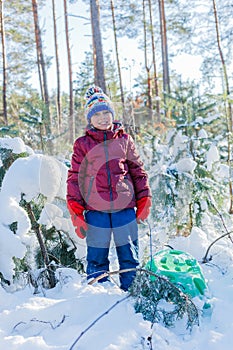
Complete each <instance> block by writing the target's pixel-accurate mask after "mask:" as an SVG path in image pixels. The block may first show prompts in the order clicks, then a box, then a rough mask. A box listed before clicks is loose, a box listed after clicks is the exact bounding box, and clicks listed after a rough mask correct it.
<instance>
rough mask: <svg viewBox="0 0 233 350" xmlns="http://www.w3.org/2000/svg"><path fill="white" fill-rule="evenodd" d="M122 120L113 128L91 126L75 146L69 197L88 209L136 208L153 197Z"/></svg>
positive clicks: (69, 182)
mask: <svg viewBox="0 0 233 350" xmlns="http://www.w3.org/2000/svg"><path fill="white" fill-rule="evenodd" d="M120 126H121V124H120V123H114V128H113V130H106V131H102V130H96V129H94V128H89V129H87V130H86V134H85V135H84V136H82V137H79V138H78V139H77V140H76V141H75V143H74V147H73V155H72V159H71V167H70V169H69V170H68V178H67V201H70V200H72V201H76V202H78V203H79V204H81V205H82V206H83V207H84V208H85V209H86V210H98V211H112V210H122V209H125V208H134V207H135V206H136V201H137V200H138V199H140V198H142V197H150V196H151V192H150V188H149V183H148V176H147V174H146V172H145V170H144V168H143V163H142V161H141V160H140V157H139V155H138V153H137V151H136V149H135V144H134V141H133V139H132V137H131V136H130V135H129V134H127V133H125V132H124V131H123V129H122V128H121V127H120Z"/></svg>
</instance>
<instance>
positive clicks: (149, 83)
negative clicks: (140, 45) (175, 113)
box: [142, 0, 153, 121]
mask: <svg viewBox="0 0 233 350" xmlns="http://www.w3.org/2000/svg"><path fill="white" fill-rule="evenodd" d="M142 4H143V5H142V6H143V31H144V59H145V68H146V72H147V99H148V108H149V118H150V121H151V120H152V116H153V111H152V89H151V76H150V68H151V67H149V65H148V58H147V30H146V7H145V0H143V2H142Z"/></svg>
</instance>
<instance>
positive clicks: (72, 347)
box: [69, 295, 130, 350]
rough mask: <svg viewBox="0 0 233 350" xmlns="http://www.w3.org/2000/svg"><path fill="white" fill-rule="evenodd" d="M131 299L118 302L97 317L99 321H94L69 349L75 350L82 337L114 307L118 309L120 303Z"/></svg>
mask: <svg viewBox="0 0 233 350" xmlns="http://www.w3.org/2000/svg"><path fill="white" fill-rule="evenodd" d="M129 297H130V295H127V296H126V297H124V298H123V299H121V300H118V301H117V302H116V303H115V304H113V305H112V306H111V307H110V308H109V309H108V310H106V311H105V312H104V313H103V314H102V315H100V316H99V317H97V319H96V320H95V321H93V322H92V323H91V324H90V325H89V326H88V327H87V328H86V329H85V330H84V331H82V332H81V333H80V334H79V336H78V338H77V339H76V340H75V341H74V342H73V344H72V345H71V347H70V348H69V350H73V349H74V347H75V345H76V344H77V343H78V341H79V340H80V339H81V337H82V336H83V335H84V334H85V333H86V332H87V331H88V330H89V329H90V328H91V327H93V326H94V325H95V324H96V322H98V321H99V320H100V319H101V318H102V317H104V316H105V315H107V314H108V313H109V312H110V311H111V310H112V309H113V308H114V307H116V306H117V305H119V304H120V303H122V302H123V301H125V300H126V299H128V298H129Z"/></svg>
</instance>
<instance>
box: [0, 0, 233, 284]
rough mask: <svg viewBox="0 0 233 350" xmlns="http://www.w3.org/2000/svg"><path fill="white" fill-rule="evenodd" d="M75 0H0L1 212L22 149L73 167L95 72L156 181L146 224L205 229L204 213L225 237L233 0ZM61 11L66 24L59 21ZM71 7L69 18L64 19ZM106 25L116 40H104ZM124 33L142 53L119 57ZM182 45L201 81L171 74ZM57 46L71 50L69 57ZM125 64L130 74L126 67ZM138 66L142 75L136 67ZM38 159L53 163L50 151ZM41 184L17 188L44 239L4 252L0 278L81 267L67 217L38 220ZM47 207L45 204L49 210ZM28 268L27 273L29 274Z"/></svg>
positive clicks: (173, 232) (13, 226)
mask: <svg viewBox="0 0 233 350" xmlns="http://www.w3.org/2000/svg"><path fill="white" fill-rule="evenodd" d="M78 4H79V5H80V4H82V2H81V1H79V2H78V1H66V0H64V1H63V2H62V1H60V2H59V6H58V1H54V0H53V1H51V3H50V2H49V6H48V2H45V1H35V0H32V1H31V2H29V1H24V0H20V1H19V0H11V1H3V0H1V1H0V6H1V12H0V13H1V18H0V23H1V28H0V29H1V80H0V81H1V91H0V98H1V100H0V123H1V125H0V136H1V139H0V140H1V143H0V155H1V163H0V165H1V167H0V181H1V183H0V185H1V187H2V188H1V194H2V196H1V197H0V201H1V200H2V202H1V205H2V207H1V210H2V212H3V204H2V203H5V202H4V201H3V200H5V198H4V197H3V194H4V184H6V183H7V174H8V176H10V175H9V174H10V172H9V171H10V169H12V164H13V165H14V164H16V165H15V169H17V165H18V164H20V163H19V162H17V163H16V161H19V160H20V159H21V158H22V159H27V160H28V163H30V161H31V159H32V158H30V157H32V156H33V157H34V156H35V155H33V153H34V152H35V153H36V155H41V156H43V157H46V156H49V157H51V158H49V159H50V162H51V164H53V161H54V159H56V160H58V161H59V162H61V163H62V164H63V165H65V166H66V168H68V167H69V161H70V154H71V151H72V145H73V142H74V139H75V138H76V137H78V136H79V135H81V134H82V133H83V129H84V128H85V125H86V121H85V119H84V117H83V106H84V103H85V101H84V99H83V96H84V92H85V90H86V88H87V87H88V86H89V85H91V84H93V83H95V84H96V85H99V86H101V87H102V88H103V90H104V91H106V93H107V94H109V95H110V96H111V98H112V100H113V101H114V104H115V108H116V111H117V115H118V116H119V119H121V120H122V121H123V123H124V126H125V128H126V130H127V131H128V132H130V133H131V134H132V136H133V137H134V139H135V142H136V143H137V146H138V148H139V151H140V153H141V155H142V158H143V160H144V162H145V166H146V168H147V170H148V173H149V176H150V182H151V187H152V191H153V208H152V213H151V217H152V221H153V222H155V223H156V228H153V229H156V232H157V233H160V234H161V237H163V239H162V242H163V244H164V243H166V240H167V239H168V238H169V237H172V236H177V235H178V236H179V235H180V236H184V237H187V236H189V235H190V233H191V232H192V230H193V229H194V228H196V227H198V228H204V227H205V225H206V215H207V213H208V216H209V217H210V218H211V222H212V224H213V226H214V227H215V228H218V232H219V235H220V236H221V235H223V236H224V237H225V236H227V237H228V238H231V237H230V235H231V232H232V229H231V227H232V214H233V192H232V181H233V176H232V142H233V141H232V78H233V76H232V35H233V32H232V18H233V16H232V11H233V8H232V4H231V1H228V0H225V1H224V3H223V2H220V1H215V0H213V1H207V0H206V1H205V2H204V3H203V1H199V0H196V1H179V0H174V1H172V0H169V1H163V0H160V1H151V0H148V1H146V0H143V1H141V2H140V6H139V2H138V1H127V2H125V1H120V0H119V1H118V0H115V1H104V0H102V1H90V2H89V1H85V2H84V1H83V4H85V6H87V13H86V15H85V16H84V15H83V13H82V14H81V13H80V14H79V13H75V14H74V12H73V10H74V9H75V7H76V6H78ZM45 5H46V7H45ZM45 9H46V14H45ZM58 9H59V15H58ZM47 16H49V17H50V19H52V23H53V26H52V30H51V28H50V30H49V31H48V29H47V28H46V25H45V22H44V19H45V18H46V17H47ZM60 16H62V18H63V19H64V29H62V28H63V27H61V26H60V24H59V21H60V20H61V17H60ZM72 17H74V18H75V23H76V24H75V26H74V24H73V25H72V27H71V26H70V21H71V18H72ZM83 21H84V22H85V23H87V25H88V26H89V29H90V35H91V37H90V39H91V44H90V48H89V49H88V50H87V51H85V53H84V58H83V60H82V61H81V63H80V64H76V63H77V60H76V57H79V51H78V50H80V52H81V50H82V47H81V40H80V39H77V40H78V44H79V43H80V46H79V45H78V46H77V47H78V48H77V52H76V51H75V50H74V49H73V44H72V41H71V36H72V35H73V33H74V32H75V31H77V32H79V31H81V23H82V25H83ZM110 33H111V35H110ZM109 36H110V37H111V42H112V44H113V48H112V47H111V49H110V50H109V45H108V42H109V40H110V39H109ZM60 37H64V40H65V46H62V47H61V46H60V45H59V40H58V38H60ZM74 37H76V36H75V35H74ZM77 37H78V36H77ZM105 37H108V39H107V40H104V38H105ZM124 37H127V38H130V39H131V40H133V41H134V43H136V44H137V49H138V50H139V51H140V52H141V57H142V59H139V60H141V61H140V62H138V57H135V62H133V61H131V62H129V60H128V57H122V53H121V48H120V43H122V41H121V40H123V38H124ZM79 40H80V41H79ZM88 40H89V39H88ZM52 47H53V48H54V53H51V52H52V51H51V50H52ZM183 54H188V55H191V56H193V57H196V56H197V57H198V58H197V59H198V60H199V62H200V60H201V65H200V72H201V76H200V77H199V79H198V80H197V79H194V80H190V79H187V80H186V79H185V76H182V75H181V74H180V73H176V67H175V65H174V62H177V61H176V60H175V58H176V57H178V58H179V57H180V55H183ZM80 56H81V54H80ZM139 56H140V55H139ZM61 57H63V58H64V57H66V63H64V62H65V61H64V59H61ZM61 62H62V63H61ZM51 65H53V66H54V65H55V67H56V74H55V75H54V77H55V78H53V79H54V81H53V88H52V89H51V88H50V86H51V85H50V80H49V79H48V71H49V67H50V66H51ZM64 65H66V67H64ZM135 65H136V67H134V66H135ZM126 68H127V69H128V72H129V82H127V83H126V81H125V80H124V79H125V78H124V77H125V74H123V71H124V70H125V69H126ZM190 69H192V66H191V68H190ZM63 70H65V71H67V74H66V79H67V81H68V84H65V83H64V80H63V79H64V75H63V74H62V71H63ZM135 71H136V72H137V73H138V74H136V77H135V78H134V77H133V76H134V75H135ZM50 79H51V78H50ZM36 81H38V84H36ZM36 85H38V88H36V87H35V86H36ZM65 85H66V86H67V87H66V88H65V89H64V86H65ZM9 138H13V139H16V140H19V139H20V140H22V142H23V144H24V145H27V147H26V148H25V147H21V148H20V151H18V149H17V150H16V149H14V147H13V148H10V146H9V144H11V143H10V142H9ZM32 150H34V152H32ZM18 158H19V159H18ZM33 159H34V158H33ZM36 159H41V158H36ZM52 159H53V160H52ZM27 160H26V163H27ZM26 163H25V164H26ZM44 164H45V165H46V166H47V167H48V168H49V165H48V164H49V162H48V158H45V160H44ZM42 168H43V167H42ZM55 168H56V166H55ZM25 169H26V168H25ZM42 170H43V171H44V169H42ZM12 171H13V170H12ZM28 173H30V171H29V172H28ZM63 180H64V178H63ZM63 180H62V181H63ZM4 181H5V182H4ZM41 181H43V180H42V177H41ZM42 187H43V186H42V182H41V188H40V191H39V194H38V195H34V197H33V198H32V195H30V196H29V197H30V200H27V198H26V197H25V193H24V192H23V190H22V189H21V190H22V193H21V194H20V196H21V197H20V196H19V197H20V199H19V197H17V201H18V204H19V206H20V208H21V209H22V210H24V213H25V215H26V216H27V218H28V222H30V223H31V226H30V229H29V231H30V234H33V233H35V234H36V236H37V238H38V242H39V244H38V247H37V248H35V247H33V251H32V247H31V246H30V245H28V246H27V244H26V246H27V254H26V255H25V256H24V257H23V258H22V256H21V255H20V254H19V255H20V256H13V257H10V259H12V260H13V262H14V265H13V267H12V265H10V267H9V268H8V269H6V270H4V271H3V269H2V267H1V280H2V283H3V284H8V283H10V282H9V281H10V280H11V278H12V276H13V277H14V278H16V277H17V278H18V277H19V276H20V273H21V272H23V273H25V272H27V273H28V272H29V274H30V276H32V271H31V266H32V265H33V266H36V267H37V268H41V267H42V266H45V267H46V268H48V270H47V271H48V272H49V273H48V285H49V286H50V287H51V286H54V284H56V280H55V279H54V266H55V265H56V264H58V266H60V265H62V266H69V267H75V268H77V269H78V270H80V271H81V270H82V269H83V261H81V260H80V255H79V253H78V248H77V247H78V246H77V245H75V244H74V243H75V238H74V237H72V246H73V249H70V241H69V238H67V235H69V231H70V230H71V226H69V228H68V229H67V228H66V229H65V228H62V229H61V227H59V228H58V227H56V225H55V220H54V225H53V226H52V227H51V226H47V225H46V223H44V222H43V220H42V219H41V216H43V215H44V211H43V209H44V208H45V206H46V205H47V204H48V202H49V200H51V198H47V197H46V193H45V192H43V191H42V189H43V188H42ZM33 193H34V192H33ZM36 193H37V192H36ZM8 197H9V195H8ZM49 204H52V205H55V207H58V208H60V209H61V210H62V211H63V213H64V217H66V218H68V214H67V210H66V206H65V197H61V196H58V197H56V196H55V198H53V201H52V202H51V203H49ZM4 208H5V207H4ZM48 208H49V206H48V205H47V207H46V210H47V212H48V210H49V209H48ZM50 208H51V207H50ZM52 208H53V209H54V207H52ZM52 212H53V210H52ZM52 212H50V213H51V215H52ZM59 215H60V214H59ZM62 215H63V214H62ZM2 220H3V223H4V225H3V226H1V229H2V232H3V231H4V232H5V228H6V227H7V230H8V231H9V232H11V233H13V234H14V235H15V236H17V232H18V230H19V226H20V225H19V222H20V221H17V220H14V219H12V217H11V221H10V222H4V220H5V218H4V215H2ZM166 237H167V238H166ZM14 238H15V237H14ZM68 241H69V242H68ZM44 243H45V244H44ZM22 244H24V242H22ZM157 246H158V242H157ZM29 256H30V262H29V260H28V257H29ZM32 256H33V259H34V260H35V261H34V263H33V264H31V259H32ZM206 259H207V257H206V256H205V259H204V260H206ZM51 261H53V264H54V261H55V262H56V264H55V265H53V269H50V268H49V267H50V263H51ZM9 269H10V272H9ZM34 277H35V276H34ZM34 277H33V278H31V281H32V280H33V283H34V285H35V284H36V283H37V282H35V278H34ZM17 278H16V280H17Z"/></svg>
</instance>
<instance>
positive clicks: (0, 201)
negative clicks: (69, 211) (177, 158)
mask: <svg viewBox="0 0 233 350" xmlns="http://www.w3.org/2000/svg"><path fill="white" fill-rule="evenodd" d="M184 144H185V139H184V138H182V137H181V135H180V134H179V135H178V137H177V139H176V146H175V147H177V148H182V147H183V146H184ZM0 145H1V147H2V145H4V147H5V148H9V149H14V152H15V153H17V152H18V153H21V152H25V151H26V152H27V153H28V157H26V158H19V159H17V160H16V161H15V162H14V163H13V164H12V165H11V167H10V168H9V170H8V171H7V173H6V175H5V177H4V181H3V183H2V188H1V192H0V208H1V211H0V233H1V234H0V271H1V272H2V273H3V274H4V276H5V278H7V279H9V280H10V281H11V280H12V276H13V273H14V264H13V261H12V257H13V256H15V257H19V258H22V257H23V256H24V254H25V250H26V246H27V245H28V244H33V238H32V237H31V235H30V228H31V226H30V225H31V224H30V221H29V219H28V215H27V213H26V212H25V210H24V209H23V208H22V207H21V206H19V200H20V196H21V194H22V193H24V196H25V197H24V198H25V199H27V200H30V199H32V198H34V197H36V196H38V194H43V195H44V196H45V198H46V202H45V206H44V210H43V211H42V213H41V216H40V218H39V222H40V223H43V224H45V225H47V227H48V228H49V227H51V225H52V224H53V225H54V224H55V225H56V227H57V228H58V229H60V230H64V231H65V232H69V234H70V235H71V236H72V238H73V239H74V240H76V243H77V244H78V246H79V247H80V254H84V250H85V243H84V241H81V240H79V239H78V237H77V236H76V235H75V233H74V230H73V227H72V224H71V222H70V219H69V218H67V217H66V216H65V214H64V213H63V211H62V210H61V209H60V207H59V206H58V205H57V200H65V179H66V174H67V169H66V167H65V165H64V164H62V163H61V162H59V161H58V160H56V159H55V158H53V157H48V156H43V155H38V154H34V152H33V151H32V150H30V149H28V148H27V147H26V146H24V145H23V143H22V142H21V141H20V140H19V139H17V138H15V139H11V138H4V139H1V140H0ZM175 152H176V150H175ZM211 152H213V153H211ZM207 157H208V162H209V163H208V164H209V166H210V168H211V167H212V166H213V165H214V163H215V162H216V161H217V160H218V154H217V152H216V149H215V147H214V146H211V147H210V148H209V152H208V156H207ZM179 166H180V167H182V169H183V170H185V171H188V172H192V171H193V169H194V167H195V164H193V163H192V162H190V159H187V164H185V161H184V162H183V164H182V163H181V164H180V165H179ZM218 171H219V176H220V175H221V168H220V167H219V168H218ZM223 172H224V174H225V173H226V169H223ZM224 174H223V175H222V177H224ZM15 221H17V222H18V225H17V229H16V234H14V233H13V232H12V231H11V230H10V229H9V225H10V224H11V223H12V222H15ZM151 225H152V226H154V224H153V223H151ZM217 237H219V232H217V230H216V232H215V231H214V228H213V225H212V223H211V220H209V218H208V217H206V231H205V232H204V231H203V230H201V229H199V228H197V227H194V228H193V230H192V232H191V235H190V236H189V237H176V238H173V239H170V241H169V242H166V243H169V244H170V245H171V246H172V247H173V248H175V249H179V250H183V251H186V252H187V253H189V254H191V255H193V256H194V257H195V258H196V259H197V260H198V261H199V262H200V265H201V268H202V270H203V274H204V276H205V278H206V281H207V284H208V299H209V301H210V303H211V305H212V308H211V314H209V315H208V313H206V314H203V315H202V313H200V320H199V321H200V325H199V326H195V327H194V328H193V329H192V331H191V332H190V331H189V330H187V329H185V328H184V325H182V322H181V323H179V322H177V324H176V325H175V327H173V328H166V327H165V326H164V325H163V324H160V323H157V324H154V325H153V327H152V328H151V323H150V322H148V321H145V320H144V319H143V316H142V315H141V314H140V313H137V314H136V313H135V310H134V300H133V298H132V297H131V296H129V294H128V293H126V292H123V291H122V290H121V289H120V288H119V287H118V285H117V280H112V281H111V282H106V283H103V284H98V283H96V284H93V285H88V284H87V282H86V279H85V276H82V275H80V274H78V273H77V271H75V270H73V269H69V268H60V269H58V270H57V271H56V274H57V277H58V279H59V282H58V283H57V285H56V287H54V288H53V289H49V290H48V289H43V288H42V287H41V288H40V289H39V290H38V293H37V294H34V289H33V288H32V286H31V285H30V284H26V285H25V286H24V288H21V289H20V288H18V289H16V290H13V289H11V288H10V287H9V289H7V288H5V289H4V288H3V287H2V286H0V348H1V349H5V350H32V349H33V350H55V349H56V350H63V349H66V350H69V349H70V350H72V349H73V350H90V349H95V350H132V349H138V350H139V349H140V350H143V349H148V350H149V349H157V350H206V349H211V350H219V349H224V350H231V349H232V345H231V344H232V342H231V340H232V329H233V319H232V314H233V303H232V293H233V250H232V243H231V242H230V240H229V239H228V238H227V237H225V238H223V239H221V240H219V241H218V242H217V243H216V244H215V245H214V246H213V247H212V248H211V251H210V254H211V255H212V260H211V261H210V262H208V263H206V264H203V263H202V259H203V257H204V254H205V253H206V249H207V247H208V246H209V244H210V243H211V242H212V241H213V239H215V238H217ZM148 240H149V238H148V235H146V234H145V233H144V230H143V229H141V230H140V247H141V249H143V248H144V247H145V246H148ZM164 243H165V242H164ZM111 252H112V254H113V255H114V251H113V248H111ZM198 299H199V298H198ZM194 303H196V305H198V307H200V305H201V301H200V300H197V297H196V298H195V299H194ZM160 306H161V307H163V303H162V302H161V305H160ZM168 306H169V305H167V307H168Z"/></svg>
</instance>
